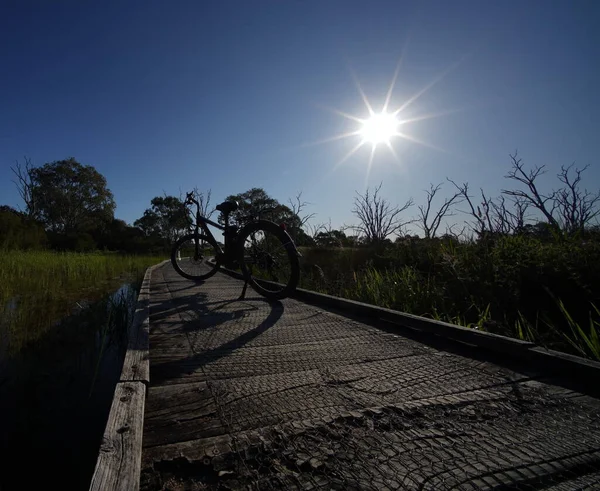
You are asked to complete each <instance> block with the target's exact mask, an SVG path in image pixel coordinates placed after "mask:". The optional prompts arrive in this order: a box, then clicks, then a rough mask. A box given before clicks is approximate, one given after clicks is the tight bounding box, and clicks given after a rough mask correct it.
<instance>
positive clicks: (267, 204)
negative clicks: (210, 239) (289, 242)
mask: <svg viewBox="0 0 600 491" xmlns="http://www.w3.org/2000/svg"><path fill="white" fill-rule="evenodd" d="M227 201H237V202H238V205H239V208H238V209H237V210H236V211H235V212H233V213H232V214H231V220H232V224H234V225H238V226H243V225H245V224H246V223H247V222H248V221H251V220H255V219H266V220H272V221H274V222H275V223H285V224H286V226H287V228H288V230H289V231H294V230H298V229H300V228H301V227H300V225H301V223H300V219H299V218H298V215H297V214H295V213H294V212H293V211H292V210H291V209H290V208H289V207H288V206H286V205H283V204H281V203H280V202H279V201H277V200H276V199H275V198H272V197H271V196H269V195H268V194H267V193H266V191H265V190H264V189H262V188H252V189H249V190H248V191H246V192H245V193H240V194H234V195H230V196H228V197H227ZM219 222H220V223H223V218H222V217H219Z"/></svg>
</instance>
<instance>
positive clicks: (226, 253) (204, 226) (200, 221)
mask: <svg viewBox="0 0 600 491" xmlns="http://www.w3.org/2000/svg"><path fill="white" fill-rule="evenodd" d="M187 202H191V203H195V204H196V220H195V223H194V235H199V231H200V229H201V230H202V232H204V234H205V235H206V236H207V237H208V238H209V239H210V240H211V241H212V242H213V243H214V244H215V245H216V247H217V249H218V253H219V254H221V255H222V256H223V258H224V259H225V260H226V261H228V260H230V259H233V258H232V257H231V254H232V251H233V248H232V246H233V243H232V242H231V236H230V235H229V234H228V233H227V229H228V228H229V227H230V225H229V216H228V215H225V221H226V223H225V225H224V226H223V225H221V224H219V223H216V222H213V221H212V220H209V219H208V218H206V217H204V216H202V215H201V214H200V204H199V203H198V201H197V200H196V199H194V198H192V197H190V196H188V197H187V198H186V204H187ZM209 225H211V226H213V227H215V228H217V229H219V230H222V231H223V232H224V233H223V236H224V248H221V246H220V245H219V243H218V242H217V240H216V239H215V236H214V235H213V233H212V232H211V231H210V229H209V228H208V226H209ZM199 246H200V244H199V243H198V241H196V243H195V247H196V251H195V254H196V256H198V255H199V250H198V248H199Z"/></svg>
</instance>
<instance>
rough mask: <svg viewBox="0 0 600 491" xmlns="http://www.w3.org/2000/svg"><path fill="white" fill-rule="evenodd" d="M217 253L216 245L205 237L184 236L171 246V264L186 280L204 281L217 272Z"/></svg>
mask: <svg viewBox="0 0 600 491" xmlns="http://www.w3.org/2000/svg"><path fill="white" fill-rule="evenodd" d="M196 244H198V247H196ZM217 252H218V247H217V245H216V244H215V243H213V242H212V241H211V240H210V239H209V238H208V237H207V236H206V235H195V234H188V235H184V236H183V237H180V238H179V239H178V240H177V242H175V244H173V248H172V249H171V264H172V265H173V268H175V271H177V272H178V273H179V274H180V275H181V276H183V277H184V278H187V279H188V280H196V281H202V280H206V279H208V278H210V277H211V276H213V275H214V274H215V273H216V272H217V271H218V270H219V264H218V263H217V260H216V255H217Z"/></svg>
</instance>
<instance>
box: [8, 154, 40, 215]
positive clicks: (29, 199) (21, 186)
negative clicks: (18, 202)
mask: <svg viewBox="0 0 600 491" xmlns="http://www.w3.org/2000/svg"><path fill="white" fill-rule="evenodd" d="M33 169H34V167H33V166H32V165H31V159H29V158H27V157H25V167H21V164H19V162H18V161H17V162H16V163H15V167H11V168H10V170H11V171H12V172H13V174H14V175H15V177H16V178H17V180H16V181H13V182H14V183H15V185H16V186H17V191H18V192H19V195H20V196H21V199H22V200H23V202H24V203H25V212H26V214H27V216H29V217H30V218H37V216H38V213H37V206H36V202H35V201H34V196H33V184H32V183H33V180H32V171H33Z"/></svg>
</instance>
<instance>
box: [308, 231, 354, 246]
mask: <svg viewBox="0 0 600 491" xmlns="http://www.w3.org/2000/svg"><path fill="white" fill-rule="evenodd" d="M315 243H316V245H317V246H318V247H348V246H350V245H352V244H351V240H350V239H349V237H347V236H346V234H345V233H344V231H343V230H324V231H322V232H319V233H317V234H316V235H315Z"/></svg>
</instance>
